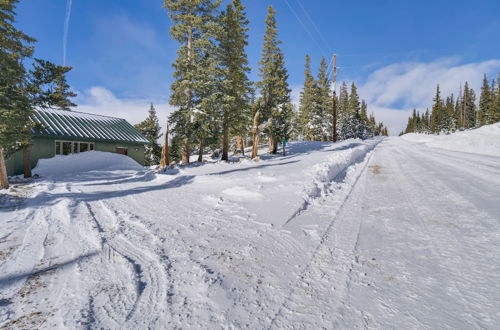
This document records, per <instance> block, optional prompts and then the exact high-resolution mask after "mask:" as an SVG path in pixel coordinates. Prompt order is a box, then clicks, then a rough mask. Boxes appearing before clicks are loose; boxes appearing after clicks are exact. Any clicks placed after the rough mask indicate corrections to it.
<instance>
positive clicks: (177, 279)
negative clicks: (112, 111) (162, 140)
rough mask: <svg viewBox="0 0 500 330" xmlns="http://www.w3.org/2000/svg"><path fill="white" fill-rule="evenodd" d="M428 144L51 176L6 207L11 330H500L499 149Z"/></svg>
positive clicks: (2, 282)
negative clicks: (487, 150)
mask: <svg viewBox="0 0 500 330" xmlns="http://www.w3.org/2000/svg"><path fill="white" fill-rule="evenodd" d="M492 131H493V132H494V133H491V134H492V136H495V135H494V134H498V127H497V130H495V129H494V128H493V129H492ZM485 134H486V133H485ZM471 136H472V135H471ZM424 137H425V138H429V136H424ZM473 138H474V137H472V139H473ZM415 139H417V137H412V138H411V139H409V138H408V137H403V138H400V137H393V138H386V139H383V140H381V139H376V140H368V141H360V140H349V141H344V142H342V143H337V144H334V145H332V144H331V143H322V142H296V143H291V144H290V146H289V148H288V153H287V155H286V156H263V157H262V160H260V161H258V162H254V161H249V160H242V161H241V162H237V163H205V164H194V165H191V166H188V167H181V168H177V169H173V170H169V171H167V172H166V173H162V174H158V173H155V172H153V171H152V170H150V169H144V168H142V167H139V166H138V165H137V164H135V163H134V162H132V161H130V159H128V158H126V157H124V156H121V155H117V154H104V153H99V152H89V153H84V154H80V155H75V156H65V157H60V158H59V159H52V160H46V161H43V162H42V163H41V164H40V165H39V167H38V168H37V169H35V170H34V173H38V174H39V175H40V178H39V179H36V180H34V181H30V182H22V181H20V182H19V183H16V184H13V186H12V188H11V189H10V190H9V191H7V193H3V194H2V195H0V220H1V222H2V226H1V227H0V326H5V327H7V328H10V327H12V328H15V327H19V328H26V327H27V328H86V327H90V328H112V329H123V328H136V329H137V328H139V329H145V328H152V329H164V328H188V329H189V328H193V329H197V328H208V329H217V328H252V329H254V328H259V329H260V328H273V329H274V328H308V329H309V328H310V329H316V328H338V329H346V328H367V329H371V328H375V329H388V328H391V329H434V328H445V329H471V328H487V329H497V328H498V325H499V324H500V259H499V257H498V256H499V255H500V203H499V202H498V201H499V200H498V196H499V195H500V188H499V187H500V148H497V149H492V150H493V151H494V152H493V153H491V152H490V154H489V155H480V154H471V153H466V152H456V151H450V150H446V149H443V148H445V147H442V146H441V149H440V148H433V147H430V146H428V145H426V144H425V143H421V140H418V142H415ZM478 143H479V142H478ZM495 150H496V151H495Z"/></svg>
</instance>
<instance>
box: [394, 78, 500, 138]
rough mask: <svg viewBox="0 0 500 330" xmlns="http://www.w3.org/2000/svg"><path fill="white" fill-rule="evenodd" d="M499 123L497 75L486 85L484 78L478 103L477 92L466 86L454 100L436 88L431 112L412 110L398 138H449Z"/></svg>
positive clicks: (486, 79)
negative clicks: (410, 135) (413, 135)
mask: <svg viewBox="0 0 500 330" xmlns="http://www.w3.org/2000/svg"><path fill="white" fill-rule="evenodd" d="M499 121H500V74H499V75H498V79H497V81H496V82H495V80H492V81H491V82H489V81H488V78H487V77H486V75H484V78H483V84H482V86H481V94H480V96H479V102H477V97H476V92H475V91H474V90H473V89H472V88H470V87H469V84H468V83H467V82H465V85H464V88H463V90H462V89H461V90H460V91H459V93H458V97H456V98H455V96H454V95H453V94H451V95H449V96H447V97H446V98H443V97H442V96H441V90H440V88H439V85H438V86H437V88H436V94H435V96H434V99H433V105H432V108H431V109H430V110H429V109H426V111H425V112H422V113H421V112H419V111H417V110H416V109H413V113H412V115H411V116H410V118H408V123H407V125H406V129H405V130H404V131H403V132H401V134H406V133H428V134H440V133H444V134H448V133H452V132H455V131H457V130H464V129H470V128H477V127H481V126H483V125H489V124H494V123H496V122H499ZM401 134H400V135H401Z"/></svg>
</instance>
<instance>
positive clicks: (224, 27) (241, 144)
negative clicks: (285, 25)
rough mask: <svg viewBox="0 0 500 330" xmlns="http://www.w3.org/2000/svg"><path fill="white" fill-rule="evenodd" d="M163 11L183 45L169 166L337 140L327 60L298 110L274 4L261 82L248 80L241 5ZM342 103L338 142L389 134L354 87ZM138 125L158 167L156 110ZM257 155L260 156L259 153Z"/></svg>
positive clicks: (202, 4)
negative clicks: (263, 147)
mask: <svg viewBox="0 0 500 330" xmlns="http://www.w3.org/2000/svg"><path fill="white" fill-rule="evenodd" d="M164 6H165V8H166V9H167V11H168V14H169V17H170V20H171V22H172V26H171V28H170V34H171V36H172V37H173V39H175V40H176V41H178V42H179V44H180V46H179V49H178V50H177V58H176V60H175V63H174V64H173V67H174V82H173V83H172V85H171V97H170V104H171V105H172V106H174V107H175V108H176V110H175V111H174V112H173V113H172V114H171V115H170V116H169V118H168V124H169V127H170V130H169V132H170V134H171V144H170V146H169V148H168V149H169V151H168V156H169V158H170V159H171V160H173V161H182V162H183V163H189V156H190V155H191V154H192V153H198V160H199V161H202V155H203V154H204V153H205V152H206V151H207V149H208V150H212V152H214V153H216V154H217V153H218V152H217V151H220V157H221V159H222V160H228V153H229V150H230V147H231V146H232V148H233V150H234V151H237V152H244V148H245V147H246V146H249V145H252V146H253V145H255V143H256V142H258V140H259V138H261V139H263V140H264V141H266V142H268V144H269V150H270V152H271V153H277V151H278V144H279V143H281V142H282V141H286V140H290V139H306V140H318V141H327V140H331V139H332V135H333V129H332V121H333V118H332V102H333V101H332V100H333V95H332V90H331V80H330V78H329V75H328V72H327V71H328V65H327V62H326V60H325V59H324V58H323V59H322V61H321V66H320V69H319V72H318V76H317V78H314V77H313V76H312V74H311V70H310V67H309V66H310V58H309V57H307V59H306V74H305V84H304V88H303V91H302V93H301V100H300V107H299V109H295V108H294V106H293V105H292V102H291V89H290V86H289V84H288V72H287V69H286V67H285V56H284V54H283V52H282V50H281V44H282V42H281V41H280V40H279V38H278V24H277V21H276V11H275V10H274V9H273V7H272V6H269V7H268V10H267V17H266V19H265V33H264V36H263V39H264V42H263V46H262V52H261V57H260V61H259V63H258V72H259V74H258V76H259V80H258V81H256V82H252V81H250V79H249V78H248V74H249V72H250V67H249V62H248V56H247V53H246V50H245V48H246V46H247V45H248V24H249V20H248V18H247V16H246V12H245V7H244V5H243V4H242V2H241V1H240V0H233V1H232V2H231V3H229V4H228V5H227V6H226V7H225V8H224V9H221V8H220V1H212V0H197V1H192V0H165V1H164ZM337 104H339V111H338V129H337V131H338V132H337V134H338V136H339V138H340V139H347V138H351V137H359V138H368V137H370V136H374V135H381V134H387V129H386V128H385V127H384V126H383V124H381V123H377V122H376V121H375V118H374V117H373V115H370V116H368V115H367V107H366V103H364V102H363V101H361V102H360V101H359V97H358V94H357V90H356V86H355V85H354V84H353V85H352V86H351V93H350V94H349V92H348V88H347V87H346V85H345V84H343V85H342V86H341V88H340V94H339V97H338V100H337ZM137 127H138V128H139V129H142V132H143V133H144V134H145V135H146V137H147V138H148V139H149V140H150V141H151V144H150V146H149V147H148V151H147V153H148V157H147V158H148V159H150V161H151V162H152V163H158V161H159V160H158V158H159V153H160V150H161V147H160V146H159V144H158V143H157V141H158V139H159V138H160V137H161V134H162V133H161V132H160V131H159V125H158V120H157V117H156V116H155V113H154V108H153V109H150V111H149V116H148V118H147V119H146V120H145V121H143V122H142V123H140V124H139V125H138V126H137ZM252 153H253V155H256V150H255V147H254V150H253V152H252Z"/></svg>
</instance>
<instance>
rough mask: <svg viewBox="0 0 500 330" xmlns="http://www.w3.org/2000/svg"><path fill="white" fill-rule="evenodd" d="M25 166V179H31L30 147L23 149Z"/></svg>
mask: <svg viewBox="0 0 500 330" xmlns="http://www.w3.org/2000/svg"><path fill="white" fill-rule="evenodd" d="M23 165H24V177H25V178H31V159H30V146H29V145H27V146H24V147H23Z"/></svg>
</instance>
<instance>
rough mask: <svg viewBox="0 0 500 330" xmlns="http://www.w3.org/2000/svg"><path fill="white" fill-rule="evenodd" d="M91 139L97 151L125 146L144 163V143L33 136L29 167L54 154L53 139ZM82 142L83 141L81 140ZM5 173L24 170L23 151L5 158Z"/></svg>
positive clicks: (108, 150)
mask: <svg viewBox="0 0 500 330" xmlns="http://www.w3.org/2000/svg"><path fill="white" fill-rule="evenodd" d="M56 140H62V141H70V140H75V141H82V140H86V141H92V142H94V148H95V150H97V151H104V152H116V148H117V147H122V148H127V155H128V156H129V157H130V158H132V159H134V160H135V161H136V162H138V163H139V164H141V165H144V145H142V144H137V143H127V142H100V141H95V140H91V139H75V138H66V137H62V138H58V139H54V138H42V137H33V141H32V145H31V147H30V158H31V168H34V167H35V166H36V164H37V163H38V160H40V159H45V158H52V157H54V156H55V141H56ZM82 142H83V141H82ZM6 163H7V175H9V176H14V175H20V174H23V172H24V166H23V151H22V150H20V151H18V152H16V153H14V154H13V155H12V156H11V157H10V158H8V159H7V161H6Z"/></svg>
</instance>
